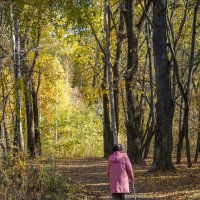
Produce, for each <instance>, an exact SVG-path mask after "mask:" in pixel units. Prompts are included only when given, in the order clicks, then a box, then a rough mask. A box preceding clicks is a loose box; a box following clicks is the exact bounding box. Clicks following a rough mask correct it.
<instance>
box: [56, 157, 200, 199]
mask: <svg viewBox="0 0 200 200" xmlns="http://www.w3.org/2000/svg"><path fill="white" fill-rule="evenodd" d="M56 163H57V164H56V165H57V167H58V169H59V170H61V171H62V173H64V175H65V176H67V177H68V181H69V185H70V191H71V192H72V193H73V195H74V197H73V199H76V200H78V199H83V200H86V199H87V200H97V199H99V200H100V199H105V200H106V199H107V200H108V199H110V194H109V186H108V178H107V176H106V165H107V161H106V159H103V158H85V159H73V160H70V159H69V160H62V159H61V160H57V161H56ZM150 164H151V161H149V162H148V161H147V164H146V165H144V166H139V165H135V166H133V167H134V171H135V190H136V197H137V200H147V199H148V200H153V199H155V200H158V199H162V200H165V199H173V200H186V199H187V200H190V199H193V200H195V199H196V200H197V199H198V200H200V163H197V164H193V167H192V168H187V163H186V161H184V162H183V163H182V164H181V165H175V167H176V172H159V173H149V172H148V169H149V168H150ZM128 199H129V200H132V199H134V195H133V192H131V193H130V194H129V195H128Z"/></svg>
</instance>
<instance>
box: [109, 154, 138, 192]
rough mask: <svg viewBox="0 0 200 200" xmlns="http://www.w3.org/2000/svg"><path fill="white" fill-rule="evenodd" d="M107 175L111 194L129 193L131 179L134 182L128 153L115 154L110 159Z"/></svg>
mask: <svg viewBox="0 0 200 200" xmlns="http://www.w3.org/2000/svg"><path fill="white" fill-rule="evenodd" d="M107 173H108V177H109V180H110V191H111V193H112V194H113V193H129V179H131V180H132V181H133V180H134V175H133V168H132V165H131V163H130V160H129V158H128V156H127V154H126V153H122V152H120V151H116V152H114V153H113V154H112V155H110V156H109V158H108V167H107Z"/></svg>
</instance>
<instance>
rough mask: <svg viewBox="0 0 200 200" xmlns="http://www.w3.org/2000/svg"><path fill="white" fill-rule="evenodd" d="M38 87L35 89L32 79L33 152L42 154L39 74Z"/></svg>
mask: <svg viewBox="0 0 200 200" xmlns="http://www.w3.org/2000/svg"><path fill="white" fill-rule="evenodd" d="M38 79H39V80H38V88H37V90H36V89H35V86H34V81H32V100H33V114H34V129H35V148H36V149H35V153H36V155H39V156H41V155H42V145H41V132H40V128H39V111H38V110H39V109H38V89H39V86H40V75H39V78H38Z"/></svg>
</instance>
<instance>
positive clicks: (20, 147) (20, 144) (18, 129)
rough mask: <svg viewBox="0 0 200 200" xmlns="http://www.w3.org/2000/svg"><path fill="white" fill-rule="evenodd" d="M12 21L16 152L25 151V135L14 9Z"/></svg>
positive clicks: (19, 56)
mask: <svg viewBox="0 0 200 200" xmlns="http://www.w3.org/2000/svg"><path fill="white" fill-rule="evenodd" d="M11 8H12V7H11ZM10 15H11V21H12V27H11V28H12V49H13V57H12V58H13V65H14V78H15V91H14V94H15V128H14V132H15V134H14V142H13V146H14V152H15V153H16V152H19V151H20V152H24V136H23V130H22V120H21V118H22V113H21V107H22V105H21V47H20V43H21V42H20V34H19V33H20V30H19V21H18V19H16V18H14V17H13V10H12V9H11V12H10Z"/></svg>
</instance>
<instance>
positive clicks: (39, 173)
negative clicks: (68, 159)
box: [0, 158, 72, 200]
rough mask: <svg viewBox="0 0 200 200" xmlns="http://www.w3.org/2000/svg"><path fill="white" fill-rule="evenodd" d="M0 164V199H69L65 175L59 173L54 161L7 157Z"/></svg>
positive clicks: (70, 196) (69, 194) (70, 195)
mask: <svg viewBox="0 0 200 200" xmlns="http://www.w3.org/2000/svg"><path fill="white" fill-rule="evenodd" d="M1 165H2V166H1V167H0V199H2V200H61V199H65V200H68V199H71V198H72V194H71V193H70V191H69V186H68V183H67V182H68V178H67V176H66V175H65V174H64V173H62V172H60V171H59V172H58V169H57V166H56V162H54V161H52V162H49V163H48V164H45V165H41V164H38V162H36V161H30V160H29V161H28V160H27V159H22V158H15V160H13V159H10V158H9V159H7V160H6V161H4V162H3V163H2V164H1Z"/></svg>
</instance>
